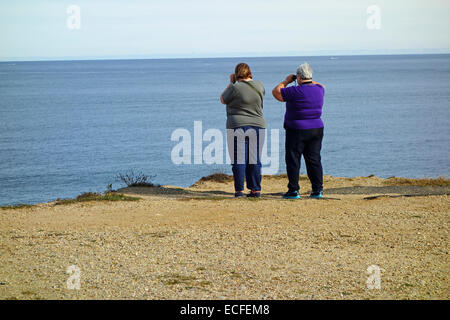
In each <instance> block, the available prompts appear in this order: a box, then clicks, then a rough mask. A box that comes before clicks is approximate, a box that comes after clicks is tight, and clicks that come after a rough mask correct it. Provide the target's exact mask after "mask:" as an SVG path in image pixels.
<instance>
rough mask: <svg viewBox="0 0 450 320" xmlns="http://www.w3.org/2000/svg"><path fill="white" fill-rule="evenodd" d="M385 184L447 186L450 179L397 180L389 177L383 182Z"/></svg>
mask: <svg viewBox="0 0 450 320" xmlns="http://www.w3.org/2000/svg"><path fill="white" fill-rule="evenodd" d="M384 183H385V184H387V185H389V186H441V187H445V186H449V185H450V179H446V178H444V177H439V178H435V179H430V178H426V179H408V178H398V177H391V178H388V179H386V180H385V181H384Z"/></svg>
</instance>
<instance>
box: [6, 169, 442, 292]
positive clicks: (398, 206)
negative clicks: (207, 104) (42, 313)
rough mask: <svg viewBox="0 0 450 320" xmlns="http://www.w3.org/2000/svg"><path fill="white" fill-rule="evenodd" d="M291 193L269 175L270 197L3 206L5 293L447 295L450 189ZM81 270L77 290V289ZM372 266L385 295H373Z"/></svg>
mask: <svg viewBox="0 0 450 320" xmlns="http://www.w3.org/2000/svg"><path fill="white" fill-rule="evenodd" d="M301 184H302V186H303V187H304V189H303V191H302V193H303V194H308V192H309V189H308V184H307V181H306V180H305V179H304V178H303V179H302V181H301ZM285 185H286V180H285V179H282V178H279V177H265V179H264V188H265V189H264V192H265V194H264V198H263V199H262V200H248V199H241V200H235V199H232V198H231V195H232V193H233V187H232V183H230V182H227V183H218V182H212V181H210V182H202V183H198V184H196V185H195V186H194V187H192V188H187V189H183V188H176V187H164V188H154V189H135V188H134V189H127V190H122V191H125V192H126V193H128V194H138V195H140V196H141V197H142V198H143V199H142V200H140V201H137V202H87V203H76V204H69V205H63V206H62V205H60V206H54V205H53V204H43V205H39V206H35V207H32V208H23V209H15V210H13V209H7V210H0V299H15V298H17V299H114V298H120V299H186V298H187V299H360V298H363V299H366V298H368V299H391V298H392V299H417V298H419V299H436V298H438V299H449V298H450V294H449V290H448V288H449V280H448V274H449V271H450V264H449V258H448V244H449V240H448V239H449V238H448V230H449V229H448V223H449V213H450V210H449V208H450V201H449V197H448V195H447V194H448V186H445V187H437V186H436V187H435V186H432V187H430V188H431V189H430V188H424V187H420V188H422V189H420V188H417V187H418V186H397V187H396V188H390V187H395V186H389V185H387V183H386V181H385V180H383V179H379V178H376V177H373V178H332V177H326V179H325V185H326V195H327V197H329V198H333V199H334V198H335V199H339V200H329V201H326V200H325V201H317V200H310V199H306V198H305V197H304V199H302V200H300V201H284V200H281V199H280V197H279V195H280V192H281V191H283V190H284V188H285ZM387 187H389V188H387ZM399 187H401V188H399ZM386 188H387V189H386ZM420 190H422V191H423V192H424V193H426V194H429V192H436V193H444V194H441V195H432V196H420V192H421V191H420ZM430 190H431V191H430ZM350 191H351V192H350ZM363 191H364V192H367V193H364V192H363ZM368 191H372V192H368ZM415 192H419V193H416V194H415V195H416V196H415V197H397V196H399V195H401V194H413V193H415ZM386 195H388V196H395V198H389V197H386ZM377 196H383V197H380V198H374V200H365V199H364V198H368V197H377ZM223 198H226V199H223ZM71 265H74V266H76V267H78V268H79V269H80V271H81V274H80V279H81V282H80V285H81V288H80V290H69V289H67V284H66V281H67V279H68V278H69V274H67V273H66V271H67V268H68V267H69V266H71ZM371 265H376V266H379V267H380V269H381V289H374V290H369V289H368V288H367V285H366V281H367V278H368V276H369V275H368V274H366V271H367V268H368V267H369V266H371Z"/></svg>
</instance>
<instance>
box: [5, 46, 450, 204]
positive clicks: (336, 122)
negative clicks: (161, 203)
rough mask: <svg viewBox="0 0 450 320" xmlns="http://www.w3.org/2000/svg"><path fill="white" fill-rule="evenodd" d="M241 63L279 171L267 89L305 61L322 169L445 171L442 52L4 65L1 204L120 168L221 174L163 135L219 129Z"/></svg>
mask: <svg viewBox="0 0 450 320" xmlns="http://www.w3.org/2000/svg"><path fill="white" fill-rule="evenodd" d="M241 61H244V62H247V63H249V64H250V66H251V68H252V71H253V74H254V76H255V78H256V79H259V80H261V81H263V83H264V84H265V86H266V92H267V95H266V99H265V103H264V112H265V116H266V119H267V123H268V128H269V129H280V150H279V151H280V152H279V155H278V156H277V158H278V159H279V170H278V172H279V173H282V172H284V171H285V168H284V156H283V154H284V132H283V130H282V125H283V115H284V106H283V105H282V104H281V103H279V102H277V101H276V100H275V99H274V98H273V97H272V96H271V93H270V92H271V90H272V88H273V87H274V86H275V85H276V84H277V83H278V82H279V81H281V80H282V79H284V77H285V76H286V75H287V74H289V73H294V72H295V69H296V67H297V66H298V65H299V64H300V63H303V62H304V61H308V62H309V63H310V64H311V65H312V67H313V69H314V70H315V80H317V81H319V82H322V83H323V84H324V85H325V86H326V98H325V106H324V116H323V119H324V122H325V126H326V128H325V138H324V146H323V165H324V171H325V174H330V175H335V176H367V175H370V174H375V175H377V176H380V177H389V176H405V177H438V176H446V177H448V176H450V161H449V160H450V149H449V142H450V126H449V125H450V115H449V111H450V55H404V56H401V55H399V56H342V57H335V58H330V57H289V58H239V59H234V58H229V59H228V58H227V59H175V60H116V61H61V62H4V63H0V205H10V204H18V203H38V202H46V201H51V200H55V199H56V198H65V197H74V196H77V195H79V194H80V193H81V192H86V191H97V192H103V191H105V189H106V186H107V185H108V184H110V183H112V184H113V188H119V187H122V186H123V184H122V183H120V182H119V181H117V180H116V178H115V176H116V175H117V173H119V172H126V171H128V170H130V169H133V170H135V171H143V172H145V173H146V174H149V175H152V174H155V175H156V178H155V179H154V182H156V183H159V184H170V185H179V186H189V185H191V184H192V183H193V182H195V181H196V180H198V179H199V178H201V177H202V176H205V175H207V174H210V173H213V172H217V171H222V172H226V173H230V172H231V170H230V166H229V165H226V164H224V165H217V164H215V165H207V164H202V165H180V166H177V165H175V164H173V162H172V160H171V151H172V148H173V147H174V146H175V145H176V144H177V142H174V141H171V135H172V132H173V131H174V130H175V129H177V128H185V129H187V130H188V131H190V132H191V133H192V135H193V132H194V129H193V127H194V121H202V126H203V132H204V131H205V130H207V129H210V128H217V129H221V130H224V126H225V108H224V106H222V105H221V104H220V103H219V100H218V97H219V95H220V94H221V92H222V90H223V89H224V87H225V86H226V85H227V83H228V75H229V74H230V73H232V70H233V68H234V66H235V65H236V63H238V62H241ZM269 138H270V136H269ZM206 145H208V143H206V142H205V143H203V147H205V146H206ZM269 153H270V145H269ZM304 172H305V167H304V165H303V166H302V173H304ZM325 188H326V186H325ZM280 191H283V190H280Z"/></svg>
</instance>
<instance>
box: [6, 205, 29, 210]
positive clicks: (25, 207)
mask: <svg viewBox="0 0 450 320" xmlns="http://www.w3.org/2000/svg"><path fill="white" fill-rule="evenodd" d="M33 207H34V205H32V204H17V205H14V206H1V207H0V209H2V210H17V209H29V208H33Z"/></svg>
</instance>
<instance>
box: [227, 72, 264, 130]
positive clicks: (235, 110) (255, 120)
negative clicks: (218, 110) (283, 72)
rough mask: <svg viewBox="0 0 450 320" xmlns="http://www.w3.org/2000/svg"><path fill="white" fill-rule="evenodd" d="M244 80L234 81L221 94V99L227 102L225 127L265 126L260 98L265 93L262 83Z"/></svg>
mask: <svg viewBox="0 0 450 320" xmlns="http://www.w3.org/2000/svg"><path fill="white" fill-rule="evenodd" d="M244 82H245V81H242V82H236V83H235V84H234V85H232V86H230V87H229V88H228V89H226V90H225V92H224V93H223V94H222V98H223V101H224V102H225V103H226V104H227V129H235V128H238V127H243V126H255V127H259V128H265V127H266V120H265V119H264V116H263V110H262V109H263V107H262V100H261V97H264V94H265V90H264V85H263V84H262V82H261V81H253V80H251V81H249V82H248V83H244ZM251 86H253V88H255V89H256V90H257V91H259V92H260V94H258V93H257V92H256V91H255V90H254V89H252V87H251Z"/></svg>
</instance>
